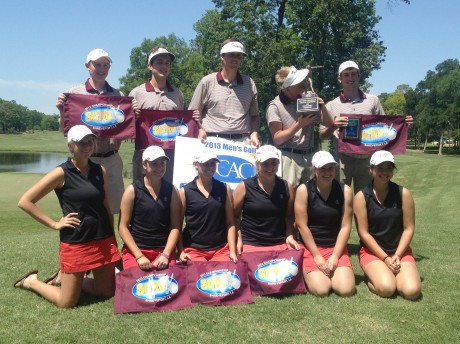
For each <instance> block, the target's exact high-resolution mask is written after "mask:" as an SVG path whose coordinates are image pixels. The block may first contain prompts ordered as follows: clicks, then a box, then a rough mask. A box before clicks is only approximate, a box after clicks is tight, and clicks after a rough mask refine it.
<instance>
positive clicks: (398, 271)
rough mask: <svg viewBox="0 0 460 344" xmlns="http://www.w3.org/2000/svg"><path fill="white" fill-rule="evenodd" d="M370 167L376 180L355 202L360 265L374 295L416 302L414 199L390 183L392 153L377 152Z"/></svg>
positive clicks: (402, 189)
mask: <svg viewBox="0 0 460 344" xmlns="http://www.w3.org/2000/svg"><path fill="white" fill-rule="evenodd" d="M370 163H371V166H370V172H371V174H372V177H373V180H372V182H371V183H370V184H369V185H368V186H366V187H364V188H363V189H362V190H361V191H359V192H358V193H357V194H356V196H355V201H354V212H355V220H356V226H357V228H358V234H359V237H360V239H361V249H360V251H359V261H360V264H361V267H362V268H363V271H364V273H365V274H366V276H367V278H368V286H369V289H370V290H371V291H372V292H374V293H376V294H377V295H379V296H381V297H391V296H393V294H394V293H395V292H396V291H398V292H399V293H400V294H401V295H402V296H403V297H404V298H406V299H409V300H415V299H417V298H418V297H419V295H420V292H421V282H420V275H419V273H418V270H417V267H416V266H415V259H414V257H413V255H412V250H411V248H410V246H409V244H410V242H411V240H412V237H413V235H414V228H415V207H414V199H413V198H412V194H411V193H410V191H409V190H407V189H406V188H404V187H402V186H399V185H397V184H395V183H393V182H391V181H390V179H391V178H392V177H393V171H394V169H395V164H394V157H393V155H392V154H391V153H390V152H387V151H377V152H375V153H374V154H373V155H372V157H371V161H370Z"/></svg>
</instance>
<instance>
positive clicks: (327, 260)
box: [294, 151, 356, 297]
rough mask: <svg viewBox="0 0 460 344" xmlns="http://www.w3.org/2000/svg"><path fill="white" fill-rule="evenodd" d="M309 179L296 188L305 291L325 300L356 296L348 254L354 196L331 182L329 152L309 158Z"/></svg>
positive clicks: (333, 164) (332, 162) (332, 168)
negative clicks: (310, 172)
mask: <svg viewBox="0 0 460 344" xmlns="http://www.w3.org/2000/svg"><path fill="white" fill-rule="evenodd" d="M312 165H313V173H312V179H310V180H309V181H308V182H307V183H305V184H301V185H300V186H299V187H298V188H297V192H296V198H295V205H294V208H295V221H296V225H297V228H298V230H299V233H300V239H301V242H302V243H303V244H304V245H305V248H306V249H305V251H304V262H303V271H304V278H305V283H306V284H307V287H308V291H309V292H310V293H312V294H313V295H316V296H321V297H323V296H327V295H328V294H329V293H330V292H331V290H332V291H334V292H335V293H337V294H338V295H340V296H351V295H353V294H354V293H355V291H356V288H355V276H354V274H353V267H352V265H351V262H350V257H349V255H348V250H347V242H348V239H349V237H350V231H351V220H352V215H353V208H352V205H353V194H352V191H351V188H350V187H349V186H348V185H345V184H343V183H339V182H338V181H336V180H335V179H334V177H335V169H336V166H337V162H336V161H335V160H334V158H333V156H332V155H331V153H329V152H325V151H319V152H317V153H315V155H313V158H312Z"/></svg>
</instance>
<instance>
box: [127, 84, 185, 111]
mask: <svg viewBox="0 0 460 344" xmlns="http://www.w3.org/2000/svg"><path fill="white" fill-rule="evenodd" d="M150 81H151V79H148V80H147V81H146V83H145V84H142V85H139V86H137V87H136V88H134V89H133V90H132V91H131V92H130V93H129V96H130V97H134V99H136V101H137V106H138V107H139V109H147V110H183V109H184V95H183V94H182V92H181V91H180V90H179V89H178V88H177V87H175V86H173V85H171V84H170V83H169V82H166V90H164V91H161V90H156V89H155V88H154V87H153V86H152V83H151V82H150Z"/></svg>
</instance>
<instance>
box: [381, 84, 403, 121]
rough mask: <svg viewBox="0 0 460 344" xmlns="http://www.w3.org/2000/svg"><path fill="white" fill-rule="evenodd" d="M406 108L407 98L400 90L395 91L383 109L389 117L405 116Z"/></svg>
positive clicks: (387, 99)
mask: <svg viewBox="0 0 460 344" xmlns="http://www.w3.org/2000/svg"><path fill="white" fill-rule="evenodd" d="M405 107H406V97H405V96H404V92H403V91H401V90H400V89H399V90H398V89H397V90H396V91H394V92H393V93H391V94H390V95H388V97H387V98H386V99H385V101H384V102H383V108H384V109H385V113H386V114H387V115H403V114H404V110H405Z"/></svg>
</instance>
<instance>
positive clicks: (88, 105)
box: [64, 93, 136, 139]
mask: <svg viewBox="0 0 460 344" xmlns="http://www.w3.org/2000/svg"><path fill="white" fill-rule="evenodd" d="M65 96H66V100H65V102H64V136H67V132H68V131H69V129H70V128H72V127H73V126H74V125H77V124H83V125H86V126H87V127H88V128H90V129H91V131H92V132H93V133H94V134H95V135H96V137H99V138H114V139H127V138H134V137H136V133H135V125H134V122H135V120H134V113H133V111H132V105H131V104H132V99H133V98H132V97H120V96H99V95H89V94H77V93H65Z"/></svg>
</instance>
